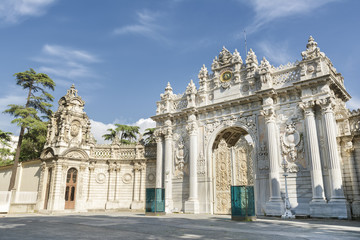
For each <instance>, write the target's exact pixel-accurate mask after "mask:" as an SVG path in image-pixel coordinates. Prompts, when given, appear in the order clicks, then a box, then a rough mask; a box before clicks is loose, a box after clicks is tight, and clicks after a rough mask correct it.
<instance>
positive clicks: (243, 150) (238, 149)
mask: <svg viewBox="0 0 360 240" xmlns="http://www.w3.org/2000/svg"><path fill="white" fill-rule="evenodd" d="M234 150H235V159H234V160H235V171H236V172H235V175H236V176H235V183H234V184H235V185H245V186H247V185H254V170H253V161H252V158H251V152H252V150H253V146H251V145H250V144H249V143H248V141H247V140H246V139H245V137H244V136H242V137H241V138H240V140H239V141H238V142H237V143H236V145H235V147H234Z"/></svg>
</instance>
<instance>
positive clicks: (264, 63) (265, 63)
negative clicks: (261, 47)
mask: <svg viewBox="0 0 360 240" xmlns="http://www.w3.org/2000/svg"><path fill="white" fill-rule="evenodd" d="M270 67H271V65H270V63H269V61H268V60H266V58H265V57H263V59H262V60H261V63H260V68H261V69H266V70H269V68H270Z"/></svg>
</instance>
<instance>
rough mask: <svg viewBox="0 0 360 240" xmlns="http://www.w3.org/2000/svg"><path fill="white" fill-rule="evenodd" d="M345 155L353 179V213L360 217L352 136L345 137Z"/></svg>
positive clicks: (359, 194) (359, 195)
mask: <svg viewBox="0 0 360 240" xmlns="http://www.w3.org/2000/svg"><path fill="white" fill-rule="evenodd" d="M343 141H344V142H343V145H344V147H343V157H345V158H347V159H348V163H349V164H348V169H349V173H350V179H351V188H352V191H353V201H352V203H351V206H352V214H353V216H354V217H356V218H358V217H360V191H359V185H358V182H357V176H356V168H355V157H354V150H355V149H354V145H353V142H352V139H351V137H346V138H343Z"/></svg>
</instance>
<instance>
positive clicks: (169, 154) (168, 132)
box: [164, 120, 173, 213]
mask: <svg viewBox="0 0 360 240" xmlns="http://www.w3.org/2000/svg"><path fill="white" fill-rule="evenodd" d="M165 125H166V128H165V129H164V130H165V184H164V185H165V212H167V213H170V212H171V211H172V209H173V199H172V168H173V138H172V137H173V136H172V127H171V121H170V120H167V121H166V122H165Z"/></svg>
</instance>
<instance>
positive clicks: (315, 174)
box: [299, 101, 325, 203]
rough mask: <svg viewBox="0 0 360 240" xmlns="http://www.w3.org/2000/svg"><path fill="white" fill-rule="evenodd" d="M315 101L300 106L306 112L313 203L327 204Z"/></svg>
mask: <svg viewBox="0 0 360 240" xmlns="http://www.w3.org/2000/svg"><path fill="white" fill-rule="evenodd" d="M314 105H315V102H314V101H308V102H304V103H300V104H299V106H300V108H302V109H303V110H304V115H305V130H306V135H307V145H308V153H309V157H310V160H311V166H310V172H311V183H312V193H313V198H312V202H321V203H324V202H325V196H324V183H323V178H322V170H321V161H320V151H319V141H318V136H317V131H316V123H315V114H314V110H313V107H314Z"/></svg>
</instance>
